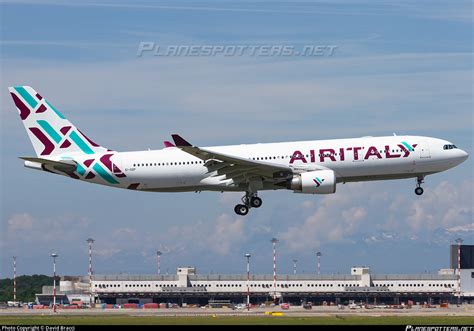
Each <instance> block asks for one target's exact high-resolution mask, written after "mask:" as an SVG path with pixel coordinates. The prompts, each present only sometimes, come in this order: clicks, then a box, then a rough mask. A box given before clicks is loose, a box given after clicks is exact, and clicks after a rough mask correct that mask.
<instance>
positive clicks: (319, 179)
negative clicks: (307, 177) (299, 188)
mask: <svg viewBox="0 0 474 331" xmlns="http://www.w3.org/2000/svg"><path fill="white" fill-rule="evenodd" d="M313 181H314V182H315V183H316V187H320V186H321V184H322V183H323V182H324V178H323V179H321V178H319V177H314V178H313Z"/></svg>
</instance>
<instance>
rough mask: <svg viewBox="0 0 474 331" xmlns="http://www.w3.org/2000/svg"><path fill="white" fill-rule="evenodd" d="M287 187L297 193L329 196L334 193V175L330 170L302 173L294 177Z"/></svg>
mask: <svg viewBox="0 0 474 331" xmlns="http://www.w3.org/2000/svg"><path fill="white" fill-rule="evenodd" d="M288 186H289V187H288V188H289V189H291V190H293V191H295V192H299V193H309V194H331V193H334V192H336V174H335V173H334V171H332V170H317V171H308V172H303V173H301V174H296V175H294V176H293V178H292V179H291V180H290V182H289V185H288Z"/></svg>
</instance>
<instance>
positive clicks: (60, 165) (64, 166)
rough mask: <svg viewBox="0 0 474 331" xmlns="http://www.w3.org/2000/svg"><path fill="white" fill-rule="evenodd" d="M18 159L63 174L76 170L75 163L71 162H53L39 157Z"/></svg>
mask: <svg viewBox="0 0 474 331" xmlns="http://www.w3.org/2000/svg"><path fill="white" fill-rule="evenodd" d="M20 159H22V160H25V161H29V162H35V163H39V164H41V165H44V166H47V167H48V168H53V169H56V170H59V171H63V172H73V171H74V170H76V166H77V164H76V162H75V161H73V160H61V161H54V160H48V159H42V158H39V157H20Z"/></svg>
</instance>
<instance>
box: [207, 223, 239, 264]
mask: <svg viewBox="0 0 474 331" xmlns="http://www.w3.org/2000/svg"><path fill="white" fill-rule="evenodd" d="M244 224H245V220H244V219H243V218H242V217H236V216H229V215H227V214H222V215H220V216H219V217H218V218H217V220H216V222H215V224H214V225H213V231H212V232H211V233H210V235H208V236H207V237H206V238H207V239H206V242H207V244H208V245H209V247H210V248H211V250H213V251H214V252H215V253H217V254H220V255H227V254H228V253H229V251H230V248H231V247H232V246H237V245H240V244H241V243H242V241H243V240H244Z"/></svg>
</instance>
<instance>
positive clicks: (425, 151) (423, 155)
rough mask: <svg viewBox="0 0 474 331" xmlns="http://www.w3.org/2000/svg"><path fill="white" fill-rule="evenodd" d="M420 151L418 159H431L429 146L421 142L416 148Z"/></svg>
mask: <svg viewBox="0 0 474 331" xmlns="http://www.w3.org/2000/svg"><path fill="white" fill-rule="evenodd" d="M418 148H419V149H420V159H429V158H431V154H430V146H429V145H428V144H427V143H426V142H424V141H423V142H421V143H420V146H419V147H418Z"/></svg>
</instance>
